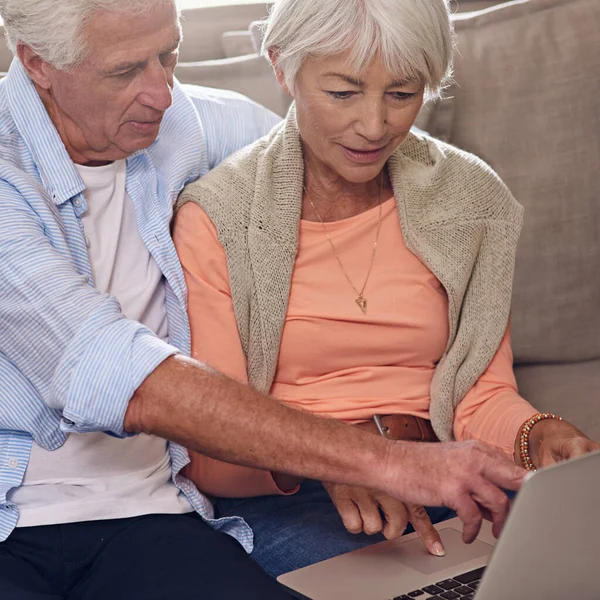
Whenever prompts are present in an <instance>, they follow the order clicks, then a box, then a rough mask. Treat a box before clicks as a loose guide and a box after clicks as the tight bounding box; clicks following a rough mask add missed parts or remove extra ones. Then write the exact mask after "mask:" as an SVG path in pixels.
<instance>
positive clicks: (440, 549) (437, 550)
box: [433, 542, 446, 556]
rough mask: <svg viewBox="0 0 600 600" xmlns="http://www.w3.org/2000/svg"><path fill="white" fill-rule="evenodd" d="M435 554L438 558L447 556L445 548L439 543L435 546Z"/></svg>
mask: <svg viewBox="0 0 600 600" xmlns="http://www.w3.org/2000/svg"><path fill="white" fill-rule="evenodd" d="M433 553H434V554H435V555H436V556H446V551H445V550H444V546H442V545H441V544H440V543H439V542H435V543H434V544H433Z"/></svg>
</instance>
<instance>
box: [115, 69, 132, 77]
mask: <svg viewBox="0 0 600 600" xmlns="http://www.w3.org/2000/svg"><path fill="white" fill-rule="evenodd" d="M135 72H136V69H129V70H127V71H123V72H122V73H116V74H115V77H117V78H119V79H129V78H130V77H133V75H134V74H135Z"/></svg>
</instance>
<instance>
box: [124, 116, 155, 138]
mask: <svg viewBox="0 0 600 600" xmlns="http://www.w3.org/2000/svg"><path fill="white" fill-rule="evenodd" d="M161 121H162V117H160V118H158V119H154V120H153V121H148V120H146V121H133V120H132V121H128V123H129V125H131V126H132V127H133V128H134V129H135V130H136V131H137V132H139V133H142V134H147V133H152V132H153V131H154V130H155V129H156V128H157V127H158V126H159V125H160V122H161Z"/></svg>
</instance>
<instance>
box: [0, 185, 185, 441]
mask: <svg viewBox="0 0 600 600" xmlns="http://www.w3.org/2000/svg"><path fill="white" fill-rule="evenodd" d="M15 184H18V185H19V189H17V188H16V187H13V186H11V185H9V184H8V183H6V182H5V181H2V182H0V206H2V210H1V211H0V356H2V359H3V360H2V361H1V362H0V368H2V370H3V373H2V377H1V378H0V379H5V378H7V379H8V380H9V381H10V382H11V383H10V384H9V385H8V386H7V387H5V388H3V389H2V390H0V429H2V428H6V429H18V428H19V427H15V423H14V422H13V419H12V416H13V415H15V414H32V413H33V414H35V412H36V409H35V407H33V403H36V402H37V403H39V404H40V409H39V411H38V412H40V411H42V410H43V406H42V402H43V403H45V404H46V405H47V406H48V407H50V408H51V409H55V410H57V411H59V412H60V414H61V415H62V417H63V421H62V423H61V427H62V428H63V429H64V430H65V431H69V432H70V431H76V432H86V431H110V432H113V433H115V434H116V435H124V433H125V432H124V430H123V417H124V415H125V410H126V408H127V405H128V402H129V400H130V398H131V396H132V395H133V393H134V391H135V390H136V389H137V387H138V386H139V385H140V384H141V383H142V381H144V379H145V378H146V377H147V376H148V374H149V373H151V372H152V371H153V370H154V369H155V368H156V366H157V365H159V364H160V363H161V362H163V361H164V360H165V358H167V357H168V356H171V355H172V354H174V353H176V352H177V350H176V349H175V348H173V347H172V346H169V345H168V344H166V343H164V342H162V341H161V340H160V339H158V338H157V337H156V336H155V335H154V334H153V333H152V332H151V331H149V330H148V329H147V328H145V327H144V326H142V325H141V324H140V323H137V322H135V321H130V320H128V319H126V318H125V317H124V316H123V314H122V313H121V308H120V306H119V303H118V302H117V300H116V299H115V298H113V297H111V296H108V295H105V294H101V293H100V292H99V291H98V290H96V289H95V288H94V287H93V285H91V282H90V280H89V278H88V277H86V276H85V275H82V274H81V273H80V272H78V270H77V268H76V266H75V260H76V259H75V257H73V256H72V254H71V249H69V247H68V245H67V240H66V238H65V234H64V224H63V223H62V222H61V220H60V217H59V215H58V209H57V207H56V206H55V205H54V203H53V201H52V199H51V198H49V197H48V196H47V195H44V194H45V192H41V191H40V188H39V186H36V185H34V184H33V182H29V181H28V180H26V179H25V178H24V177H22V178H21V179H20V180H19V181H18V182H17V181H15ZM82 251H83V252H85V249H84V248H83V249H82ZM21 428H24V429H25V430H27V426H26V424H25V423H23V424H22V425H21Z"/></svg>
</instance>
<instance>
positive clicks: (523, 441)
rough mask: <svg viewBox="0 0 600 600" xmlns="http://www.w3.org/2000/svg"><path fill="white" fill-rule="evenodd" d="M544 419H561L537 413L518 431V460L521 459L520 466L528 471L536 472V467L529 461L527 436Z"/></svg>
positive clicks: (548, 414) (560, 419) (550, 414)
mask: <svg viewBox="0 0 600 600" xmlns="http://www.w3.org/2000/svg"><path fill="white" fill-rule="evenodd" d="M546 419H556V420H557V421H562V417H557V416H556V415H553V414H552V413H537V414H535V415H533V417H531V419H529V420H528V421H525V423H523V425H521V429H519V437H520V442H519V458H520V459H521V464H522V465H523V467H525V469H527V470H528V471H536V470H537V469H536V466H535V465H534V464H533V461H532V460H531V456H530V455H529V434H530V433H531V430H532V429H533V426H534V425H535V424H536V423H539V422H540V421H544V420H546Z"/></svg>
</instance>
